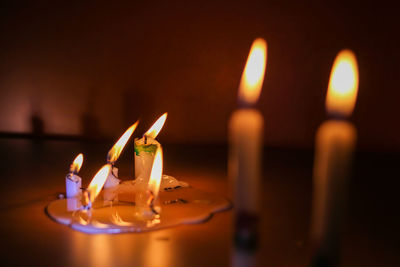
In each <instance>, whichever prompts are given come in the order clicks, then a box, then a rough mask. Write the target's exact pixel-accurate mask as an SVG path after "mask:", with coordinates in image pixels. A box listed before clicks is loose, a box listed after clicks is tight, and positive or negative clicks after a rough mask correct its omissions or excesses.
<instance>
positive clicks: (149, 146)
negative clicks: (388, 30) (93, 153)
mask: <svg viewBox="0 0 400 267" xmlns="http://www.w3.org/2000/svg"><path fill="white" fill-rule="evenodd" d="M266 62H267V43H266V41H265V40H263V39H261V38H258V39H256V40H255V41H254V42H253V45H252V47H251V50H250V54H249V57H248V59H247V63H246V66H245V68H244V71H243V75H242V79H241V82H240V86H239V92H238V96H239V97H238V100H239V106H240V108H239V109H237V110H236V111H234V113H233V114H232V116H231V118H230V121H229V127H228V128H229V142H230V152H229V166H228V170H229V177H230V180H231V183H232V185H233V189H234V193H233V202H234V205H235V222H236V227H235V228H236V231H237V232H236V236H235V238H236V241H238V242H239V243H245V244H247V245H248V244H250V245H251V244H252V243H254V242H256V239H257V235H258V234H257V224H258V214H259V207H258V203H259V200H258V198H259V194H258V190H259V184H260V182H261V181H260V177H261V158H262V155H261V154H262V153H261V152H262V147H263V130H264V119H263V116H262V114H261V113H260V112H259V111H258V110H256V109H255V108H254V104H255V103H256V102H257V100H258V98H259V95H260V93H261V88H262V85H263V81H264V75H265V70H266ZM357 91H358V67H357V60H356V57H355V55H354V53H353V52H352V51H350V50H342V51H340V52H339V54H338V55H337V57H336V59H335V61H334V64H333V67H332V72H331V77H330V82H329V86H328V93H327V97H326V108H327V111H328V113H329V114H330V115H331V116H332V117H333V119H331V120H328V121H326V122H324V123H323V124H322V125H321V126H320V128H319V129H318V132H317V135H316V153H315V163H314V194H313V218H312V231H311V232H312V233H311V234H312V238H313V240H315V243H316V244H317V251H318V253H320V254H322V255H323V256H322V257H324V256H326V255H324V254H327V253H328V254H329V253H330V251H335V249H334V248H332V246H333V247H334V246H336V245H337V242H336V239H335V238H336V236H338V229H339V225H340V221H341V217H342V210H343V207H342V206H343V202H344V198H345V189H346V180H347V176H348V174H349V166H350V163H351V158H352V152H353V150H354V147H355V142H356V129H355V127H354V126H353V125H352V124H351V123H350V122H348V121H347V120H346V118H347V117H348V116H349V115H350V114H351V113H352V111H353V109H354V106H355V102H356V97H357ZM166 117H167V114H164V115H162V116H161V117H160V118H159V119H158V120H157V121H156V122H155V123H154V125H153V126H152V127H151V128H150V129H149V130H148V131H147V132H146V133H145V134H144V136H143V138H140V139H135V177H136V180H135V182H136V188H137V190H138V191H137V192H136V195H135V210H136V213H135V214H136V215H137V217H138V218H141V219H146V218H152V217H153V216H154V214H158V213H159V212H160V210H159V208H157V207H155V206H154V203H155V201H156V199H157V196H158V192H159V190H160V180H161V177H162V169H163V159H162V157H163V156H162V148H161V145H160V143H159V142H157V141H156V140H155V138H156V136H157V135H158V133H159V131H160V130H161V128H162V127H163V124H164V123H165V120H166ZM137 125H138V122H136V123H135V124H133V125H132V126H131V127H130V128H129V129H128V130H127V131H126V132H125V133H124V134H123V135H122V137H121V138H120V139H119V140H118V141H117V143H116V144H115V145H114V146H113V147H112V148H111V150H110V151H109V153H108V155H107V164H106V165H104V166H103V167H102V168H101V169H100V170H99V171H98V172H97V174H96V175H95V176H94V178H93V180H92V181H91V183H90V184H89V186H88V187H87V189H85V190H84V191H83V192H81V183H82V179H81V178H80V177H79V176H78V175H77V174H78V172H79V169H80V167H81V165H82V162H83V155H82V154H79V155H78V156H77V157H76V159H75V160H74V162H73V164H72V165H71V167H70V172H69V174H68V175H67V177H66V195H67V198H68V199H72V200H75V201H71V202H69V204H68V205H71V207H68V209H69V210H70V209H72V210H73V209H78V208H81V209H82V208H85V209H90V208H91V204H92V203H93V202H94V200H95V199H96V197H97V195H98V194H99V192H100V191H101V189H102V188H103V186H104V188H113V187H115V186H117V185H118V184H119V183H120V180H119V179H118V169H117V168H116V167H115V166H114V164H115V162H116V161H117V159H118V157H119V155H120V154H121V152H122V150H123V148H124V146H125V144H126V143H127V141H128V140H129V138H130V137H131V136H132V134H133V132H134V131H135V129H136V127H137ZM80 203H81V204H80ZM329 256H330V255H328V256H327V257H329Z"/></svg>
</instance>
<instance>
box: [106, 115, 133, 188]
mask: <svg viewBox="0 0 400 267" xmlns="http://www.w3.org/2000/svg"><path fill="white" fill-rule="evenodd" d="M138 124H139V121H137V122H135V123H134V124H133V125H132V126H131V127H129V128H128V129H127V130H126V131H125V133H124V134H123V135H122V136H121V137H120V138H119V140H118V141H117V142H116V143H115V144H114V146H113V147H112V148H111V149H110V151H108V154H107V163H108V164H110V165H111V166H112V167H111V171H110V174H109V175H108V177H107V180H106V183H105V184H104V188H111V187H114V186H117V185H118V184H119V183H120V180H119V179H118V168H117V167H115V166H114V164H115V162H116V161H117V159H118V158H119V156H120V155H121V152H122V150H123V149H124V147H125V145H126V143H127V142H128V140H129V138H130V137H131V136H132V134H133V132H134V131H135V129H136V127H137V125H138Z"/></svg>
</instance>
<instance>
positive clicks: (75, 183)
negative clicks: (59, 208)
mask: <svg viewBox="0 0 400 267" xmlns="http://www.w3.org/2000/svg"><path fill="white" fill-rule="evenodd" d="M82 163H83V154H79V155H78V156H77V157H76V158H75V159H74V161H73V162H72V164H71V166H70V168H69V173H68V174H67V176H66V177H65V189H66V196H67V198H68V202H67V205H68V210H76V209H78V208H79V206H80V205H79V204H80V202H79V199H78V198H79V197H80V195H81V192H82V190H81V187H82V178H81V177H79V176H78V173H79V170H80V169H81V167H82Z"/></svg>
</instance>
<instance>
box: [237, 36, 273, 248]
mask: <svg viewBox="0 0 400 267" xmlns="http://www.w3.org/2000/svg"><path fill="white" fill-rule="evenodd" d="M266 60H267V43H266V41H265V40H263V39H261V38H258V39H256V40H255V41H254V42H253V45H252V47H251V50H250V54H249V57H248V59H247V63H246V66H245V68H244V71H243V75H242V79H241V82H240V86H239V104H240V106H241V108H240V109H238V110H236V111H235V112H234V113H233V114H232V116H231V118H230V121H229V140H230V152H229V176H230V179H231V182H232V185H233V199H234V205H235V231H236V233H235V242H236V243H237V244H238V245H239V246H241V245H244V246H253V245H255V244H256V237H257V225H258V197H259V194H258V190H259V184H260V173H261V171H260V165H261V152H262V148H263V137H262V136H263V127H264V120H263V116H262V115H261V113H260V112H259V111H258V110H256V109H254V108H253V105H254V104H255V103H256V102H257V100H258V98H259V95H260V93H261V87H262V84H263V80H264V74H265V69H266Z"/></svg>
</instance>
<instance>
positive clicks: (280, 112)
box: [0, 1, 400, 151]
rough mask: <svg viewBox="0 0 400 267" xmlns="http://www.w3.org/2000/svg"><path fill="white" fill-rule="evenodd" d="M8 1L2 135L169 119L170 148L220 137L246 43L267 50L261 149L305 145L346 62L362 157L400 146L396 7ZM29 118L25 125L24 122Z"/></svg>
mask: <svg viewBox="0 0 400 267" xmlns="http://www.w3.org/2000/svg"><path fill="white" fill-rule="evenodd" d="M79 2H81V3H64V4H60V3H54V1H48V2H43V1H42V2H36V3H33V1H3V2H2V3H1V23H0V34H1V42H0V132H3V133H24V132H31V131H32V124H33V125H35V128H36V130H37V131H40V129H42V128H43V130H44V132H45V133H46V134H68V135H83V134H90V135H92V136H93V137H98V136H108V137H116V136H118V135H119V134H120V133H121V132H122V131H123V130H124V128H125V127H127V126H128V125H129V124H131V123H133V122H134V121H135V120H136V119H138V118H141V121H142V124H141V127H140V129H139V131H138V134H139V133H142V132H143V131H144V130H145V129H146V128H147V127H149V126H150V124H151V123H152V121H153V120H154V119H156V117H158V116H159V115H160V114H162V113H163V112H165V111H168V112H169V118H168V121H167V124H166V127H165V129H164V130H163V134H162V136H160V138H162V139H163V140H164V141H165V142H179V143H219V142H225V140H226V125H227V121H228V118H229V114H230V113H231V112H232V110H233V109H234V108H235V105H236V95H237V87H238V84H239V79H240V76H241V72H242V69H243V66H244V64H245V61H246V58H247V55H248V52H249V48H250V45H251V42H252V40H253V39H254V38H256V37H263V38H265V39H266V40H267V41H268V45H269V51H268V66H267V75H266V80H265V83H264V87H263V92H262V94H261V98H260V101H259V103H258V108H259V109H260V110H261V112H262V113H263V115H264V116H265V121H266V131H265V141H266V144H267V145H269V146H276V147H301V148H310V147H312V145H313V140H314V133H315V130H316V128H317V127H318V125H319V124H320V123H321V122H322V121H323V120H324V119H325V117H326V116H325V110H324V98H325V93H326V88H327V84H328V79H329V73H330V68H331V65H332V62H333V59H334V57H335V55H336V53H337V52H338V51H339V50H340V49H342V48H351V49H353V50H354V51H355V53H356V55H357V57H358V61H359V69H360V91H359V97H358V101H357V105H356V109H355V112H354V115H353V117H352V120H353V121H354V123H355V124H356V125H357V127H358V130H359V146H360V148H361V149H367V150H378V151H381V150H390V151H397V150H399V149H400V137H399V136H400V126H399V123H398V121H399V120H398V115H400V105H399V104H398V102H399V99H400V92H399V90H398V77H399V74H400V73H399V63H398V62H399V60H400V52H399V50H398V47H399V44H400V41H399V32H398V27H399V22H398V21H399V20H398V9H397V8H396V6H394V5H393V4H391V3H386V2H382V1H381V2H367V1H364V2H361V4H360V3H358V2H359V1H314V2H305V1H304V2H303V1H259V2H254V1H222V2H214V1H211V2H210V3H208V2H205V1H201V2H197V1H196V2H194V1H193V2H190V1H188V3H186V1H178V2H176V1H163V2H160V3H155V2H153V1H136V2H128V1H127V2H126V3H124V4H122V3H117V4H112V5H111V4H110V3H111V2H108V1H107V2H104V3H101V2H99V1H98V2H96V4H94V3H89V2H88V1H79ZM32 121H33V122H34V123H32Z"/></svg>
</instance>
